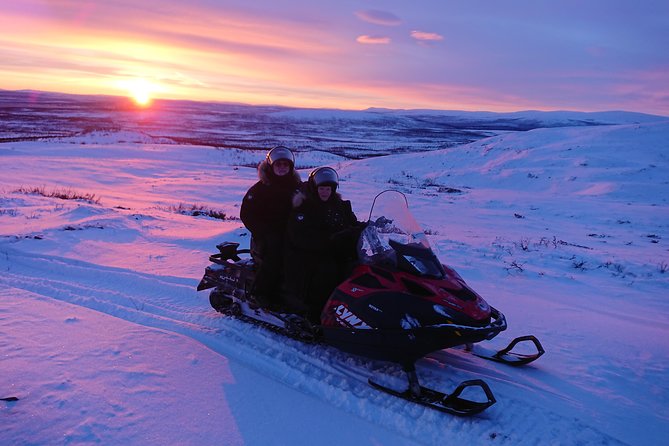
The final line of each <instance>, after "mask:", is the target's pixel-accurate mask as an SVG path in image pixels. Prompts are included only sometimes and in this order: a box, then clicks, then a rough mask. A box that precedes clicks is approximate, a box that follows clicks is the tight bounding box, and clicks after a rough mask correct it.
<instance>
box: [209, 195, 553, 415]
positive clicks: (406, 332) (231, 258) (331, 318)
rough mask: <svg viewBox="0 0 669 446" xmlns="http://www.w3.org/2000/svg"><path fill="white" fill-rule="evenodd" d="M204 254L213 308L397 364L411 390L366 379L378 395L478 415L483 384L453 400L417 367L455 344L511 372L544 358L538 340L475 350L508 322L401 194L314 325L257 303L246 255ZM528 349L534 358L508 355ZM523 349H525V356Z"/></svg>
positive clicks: (375, 213)
mask: <svg viewBox="0 0 669 446" xmlns="http://www.w3.org/2000/svg"><path fill="white" fill-rule="evenodd" d="M217 248H218V250H219V252H218V253H217V254H214V255H212V256H210V260H211V262H212V265H210V266H208V267H207V268H206V270H205V274H204V277H203V278H202V281H201V282H200V284H199V285H198V288H197V289H198V291H199V290H205V289H209V288H213V289H212V291H211V292H210V295H209V300H210V303H211V305H212V307H213V308H214V309H216V310H217V311H219V312H221V313H224V314H228V315H232V316H234V317H237V318H239V319H242V320H245V321H248V322H251V323H254V324H258V325H261V326H264V327H266V328H268V329H270V330H273V331H276V332H279V333H282V334H285V335H288V336H291V337H293V338H296V339H299V340H301V341H304V342H320V343H324V344H327V345H331V346H334V347H336V348H338V349H339V350H342V351H344V352H347V353H351V354H354V355H359V356H363V357H367V358H370V359H375V360H381V361H388V362H393V363H397V364H399V365H401V366H402V368H403V370H404V372H405V373H406V376H407V381H408V387H407V388H406V389H399V390H398V389H395V388H393V387H392V386H387V385H384V384H381V383H379V382H377V381H375V380H373V379H371V378H370V379H369V380H368V382H369V384H370V385H371V386H372V387H374V388H376V389H379V390H381V391H384V392H386V393H389V394H391V395H394V396H397V397H400V398H404V399H406V400H409V401H412V402H415V403H418V404H422V405H425V406H428V407H431V408H433V409H437V410H440V411H442V412H447V413H451V414H455V415H461V416H467V415H473V414H476V413H480V412H482V411H483V410H485V409H487V408H488V407H490V406H492V405H493V404H494V403H495V402H496V401H495V397H494V395H493V393H492V391H491V389H490V387H489V386H488V385H487V383H485V381H483V380H480V379H474V380H469V381H464V382H462V383H461V384H460V385H459V386H457V388H456V389H455V390H454V391H453V392H452V393H451V394H444V393H441V392H439V391H436V390H433V389H429V388H426V387H424V386H422V385H421V384H420V383H419V381H418V376H417V374H416V368H415V363H416V361H418V360H419V359H421V358H423V357H425V356H427V355H429V354H430V353H433V352H436V351H440V350H443V349H447V348H452V347H461V346H462V347H464V349H465V351H468V352H471V353H473V354H474V355H477V356H480V357H482V358H485V359H491V360H494V361H498V362H502V363H505V364H509V365H516V366H518V365H525V364H528V363H530V362H532V361H534V360H536V359H537V358H539V357H540V356H541V355H542V354H543V353H544V349H543V347H542V345H541V343H540V342H539V340H538V339H537V338H536V337H534V336H531V335H530V336H522V337H519V338H516V339H514V340H512V341H511V342H510V343H509V345H508V347H506V348H504V349H502V350H500V351H496V352H495V351H491V350H489V349H487V348H485V347H483V346H481V345H479V344H478V343H480V342H482V341H486V340H490V339H492V338H494V337H495V336H497V335H498V334H499V333H500V332H502V331H504V330H506V328H507V325H506V319H505V317H504V315H503V314H502V313H501V312H500V311H499V310H497V309H495V308H493V307H492V306H490V305H489V304H488V303H487V302H486V301H485V300H484V299H483V298H482V297H481V296H479V295H478V294H477V293H476V292H475V291H473V290H472V289H471V288H470V287H469V286H468V285H467V284H466V283H465V281H464V280H463V279H462V277H460V275H459V274H458V273H457V272H456V271H455V270H453V269H452V268H450V267H449V266H447V265H444V264H442V263H441V262H440V261H439V259H438V258H437V256H436V255H435V254H434V252H433V251H432V249H431V247H430V245H429V243H428V240H427V238H426V236H425V233H424V232H423V231H422V229H421V228H420V226H419V225H418V223H416V221H415V219H414V218H413V216H412V215H411V213H410V212H409V208H408V203H407V199H406V196H405V195H404V194H402V193H401V192H398V191H394V190H387V191H383V192H381V193H380V194H379V195H377V196H376V197H375V199H374V202H373V204H372V209H371V211H370V214H369V219H368V221H367V224H366V225H365V226H364V229H362V230H361V231H360V236H359V239H358V245H357V249H358V262H357V264H356V266H355V267H354V268H353V270H352V273H351V274H350V276H349V277H348V278H346V280H344V281H343V282H342V283H340V284H339V286H337V288H336V289H335V290H334V291H333V293H332V294H331V295H330V298H329V299H328V301H327V303H326V304H325V306H324V308H323V310H322V312H321V317H320V324H313V323H311V322H310V321H309V320H307V319H306V318H304V317H302V316H301V315H299V314H295V313H291V312H289V311H280V310H276V309H271V310H270V309H265V308H262V307H261V306H259V305H258V304H257V303H256V302H255V301H254V298H253V294H252V290H253V278H254V265H255V263H254V262H255V261H254V259H253V257H246V258H242V257H241V256H242V255H250V250H249V249H239V244H238V243H232V242H224V243H221V244H219V245H218V246H217ZM519 343H529V345H530V347H531V349H532V350H531V353H518V352H514V348H515V347H516V345H517V344H519ZM525 351H527V349H525ZM467 388H480V389H481V390H482V392H483V394H484V395H485V400H484V401H475V400H470V399H466V398H464V397H463V396H462V393H463V391H464V390H465V389H467Z"/></svg>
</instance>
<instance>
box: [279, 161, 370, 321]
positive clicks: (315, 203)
mask: <svg viewBox="0 0 669 446" xmlns="http://www.w3.org/2000/svg"><path fill="white" fill-rule="evenodd" d="M338 185H339V178H338V175H337V172H336V171H335V170H334V169H332V168H330V167H319V168H318V169H315V170H314V171H313V172H311V174H310V175H309V180H308V181H307V182H306V184H305V185H304V187H303V190H302V192H301V193H300V194H297V195H296V196H295V197H294V199H293V211H292V212H291V214H290V218H289V219H288V224H287V227H286V260H285V262H284V264H285V281H286V282H285V283H286V291H287V296H288V298H289V299H291V301H290V302H289V303H291V304H292V305H293V308H297V309H300V310H301V312H303V313H305V314H306V316H307V318H308V319H309V320H311V321H312V322H315V323H319V322H320V312H321V310H322V308H323V306H324V305H325V302H326V301H327V299H328V298H329V296H330V294H331V293H332V291H333V290H334V289H335V288H336V286H337V285H338V284H339V283H340V282H341V281H342V280H343V279H344V278H345V275H346V274H347V270H348V268H349V267H350V266H351V263H352V261H354V260H355V258H356V254H357V253H356V244H357V239H358V236H359V235H360V230H361V229H362V227H363V226H364V225H363V224H361V223H360V222H358V219H357V218H356V216H355V214H354V213H353V210H352V208H351V202H350V201H348V200H342V198H341V196H340V195H339V193H337V187H338Z"/></svg>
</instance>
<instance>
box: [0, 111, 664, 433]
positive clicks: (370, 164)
mask: <svg viewBox="0 0 669 446" xmlns="http://www.w3.org/2000/svg"><path fill="white" fill-rule="evenodd" d="M129 141H132V142H129ZM143 141H144V140H143V139H141V138H135V137H133V136H132V135H128V134H127V133H120V134H119V135H117V136H116V138H114V137H113V135H111V136H110V135H109V134H106V135H96V134H90V135H88V136H85V135H84V136H82V137H81V138H79V139H77V140H76V141H74V140H62V141H58V140H50V141H48V142H43V141H33V142H8V143H4V144H0V166H2V167H1V168H0V172H1V175H0V271H1V273H0V398H8V397H15V398H18V400H15V401H0V444H3V445H4V444H13V445H46V444H68V445H70V444H93V443H100V444H123V445H165V444H180V445H185V444H193V445H195V444H197V445H202V444H207V445H209V444H211V445H213V444H226V445H228V444H231V445H234V444H247V445H287V444H290V445H300V444H304V445H312V444H322V445H341V444H359V445H412V444H428V445H432V444H434V445H437V444H467V445H480V444H486V445H488V444H490V445H579V444H580V445H590V444H595V445H597V444H599V445H616V444H629V445H659V444H663V443H664V442H666V438H669V301H668V300H667V297H668V296H669V247H668V246H667V242H668V241H669V203H668V202H667V200H668V199H669V121H667V122H655V123H641V124H633V125H615V126H597V127H573V128H554V129H536V130H532V131H529V132H523V133H506V134H503V135H498V136H495V137H492V138H488V139H483V140H480V141H477V142H475V143H472V144H469V145H465V146H459V147H455V148H451V149H447V150H443V151H434V152H429V153H425V152H424V153H420V154H405V155H396V156H386V157H381V158H374V159H367V160H360V161H345V160H343V159H338V158H337V157H336V156H333V155H330V154H327V153H322V152H305V153H301V154H300V159H299V165H300V166H315V165H319V164H323V163H329V164H330V165H332V166H334V167H336V168H337V169H338V170H339V172H340V175H341V177H342V184H341V189H340V190H341V192H342V194H343V195H344V196H345V197H346V198H349V199H351V200H352V201H353V205H354V209H355V211H356V213H357V214H358V217H359V218H360V219H365V218H366V215H367V213H368V211H369V207H370V205H371V200H372V198H373V196H374V195H375V194H376V193H378V192H380V191H381V190H383V189H386V188H395V189H398V190H401V191H403V192H405V193H406V194H407V196H408V199H409V204H410V207H411V208H412V211H413V213H414V215H415V216H416V218H417V219H418V220H419V221H420V222H422V223H423V224H424V226H425V228H426V232H427V234H428V238H429V240H430V242H431V243H432V245H433V247H434V248H435V249H436V251H437V252H438V254H439V256H440V257H441V259H442V261H444V263H447V264H450V265H451V266H453V267H454V268H455V269H456V270H457V271H458V272H459V273H460V274H461V275H462V276H463V277H464V278H465V280H467V282H468V283H469V284H470V285H471V286H472V287H473V288H474V289H475V290H477V291H478V292H479V294H481V295H482V296H484V297H485V298H486V299H487V300H488V302H489V303H490V304H492V305H493V306H495V307H497V308H499V309H500V310H501V311H502V312H504V314H505V315H506V317H507V321H508V323H509V329H508V330H507V332H504V333H502V334H501V335H500V336H499V339H494V340H493V341H491V343H492V344H493V345H495V346H501V344H504V343H505V342H504V341H505V340H508V339H510V338H512V337H515V336H519V335H522V334H529V333H532V334H535V335H536V336H537V337H538V338H539V339H541V341H542V343H543V345H544V347H545V348H546V350H547V353H546V354H545V355H544V356H543V357H542V358H541V359H540V360H539V361H537V362H536V363H534V364H532V365H530V366H527V367H525V368H511V367H508V366H505V365H503V364H498V363H492V362H486V361H484V360H482V359H480V358H475V357H471V356H468V355H467V354H466V353H464V352H462V351H443V352H437V353H434V354H432V355H430V356H429V357H428V358H426V359H424V360H422V361H420V362H419V363H418V374H419V376H420V378H421V380H422V381H424V383H425V384H428V385H429V386H430V387H433V388H438V389H440V390H443V391H450V390H452V389H453V388H454V386H455V385H457V383H459V382H461V381H463V380H466V379H472V378H483V379H485V380H486V381H487V382H488V384H489V385H490V386H491V388H492V390H493V392H494V393H495V396H496V398H497V401H498V402H497V404H495V405H494V406H492V407H491V408H490V409H488V410H487V411H486V412H484V413H483V414H481V415H479V416H476V417H472V418H467V419H462V418H457V417H453V416H449V415H445V414H442V413H438V412H435V411H433V410H430V409H427V408H424V407H421V406H417V405H414V404H412V403H408V402H405V401H402V400H397V399H394V398H393V397H391V396H388V395H385V394H381V393H379V392H378V391H375V390H373V389H372V388H371V387H369V386H368V385H367V384H366V379H367V377H368V376H369V375H372V374H377V373H382V372H385V373H388V374H390V375H393V376H401V371H399V370H398V368H397V367H394V366H390V365H387V364H383V363H378V362H374V361H369V360H365V359H362V358H356V357H352V356H349V355H346V354H344V353H341V352H339V351H336V350H334V349H333V348H328V347H318V346H313V345H304V344H300V343H299V342H297V341H293V340H290V339H286V338H283V337H281V336H278V335H276V334H272V333H269V332H267V331H265V330H263V329H261V328H257V327H253V326H249V325H246V324H244V323H242V322H240V321H237V320H234V319H231V318H228V317H224V316H221V315H220V314H218V313H216V312H215V311H214V310H213V309H211V308H210V306H209V303H208V296H207V294H206V293H205V292H203V293H198V292H196V291H195V287H196V285H197V283H198V281H199V279H200V277H201V275H202V273H203V271H204V268H205V266H207V264H208V260H207V259H208V255H209V254H210V253H211V252H212V251H213V249H214V246H215V245H216V244H217V243H219V242H221V241H224V240H236V241H240V242H241V243H242V244H243V245H244V244H247V243H248V239H249V235H248V233H247V231H246V230H245V229H244V228H243V226H242V225H241V223H240V221H239V220H238V218H237V217H238V215H239V214H238V210H239V208H238V204H239V203H240V201H241V198H242V196H243V194H244V192H245V191H246V189H247V188H248V187H249V186H250V185H251V184H252V183H253V182H254V181H255V179H256V173H255V170H254V169H253V168H249V167H244V166H248V164H249V163H250V162H255V161H257V160H258V159H259V158H260V156H261V153H259V152H256V153H254V152H248V151H245V152H242V151H236V150H221V149H215V148H212V147H202V146H191V145H189V146H180V145H175V144H173V143H172V144H159V143H156V142H149V143H145V142H143ZM251 155H253V156H255V159H251V158H253V156H251ZM307 173H308V171H307V170H305V171H303V176H304V177H306V174H307ZM52 195H61V196H64V197H65V198H70V199H63V198H58V197H55V196H52ZM76 197H83V198H88V200H85V199H83V198H82V199H71V198H76ZM193 208H195V209H199V210H201V211H215V212H216V213H225V214H226V215H227V218H226V219H225V220H221V219H217V218H212V217H208V216H206V215H199V216H193V215H189V214H190V213H189V212H188V210H190V209H193ZM182 211H183V212H182ZM205 213H206V212H205ZM210 213H213V212H210ZM663 439H664V440H663Z"/></svg>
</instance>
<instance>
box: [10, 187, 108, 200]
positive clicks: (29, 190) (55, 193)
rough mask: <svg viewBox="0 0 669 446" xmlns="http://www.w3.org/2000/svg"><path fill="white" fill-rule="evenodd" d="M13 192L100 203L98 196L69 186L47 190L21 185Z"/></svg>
mask: <svg viewBox="0 0 669 446" xmlns="http://www.w3.org/2000/svg"><path fill="white" fill-rule="evenodd" d="M14 192H16V193H19V194H27V195H41V196H43V197H49V198H58V199H60V200H83V201H86V202H88V203H91V204H100V198H99V197H96V196H95V194H82V193H79V192H76V191H73V190H72V189H69V188H54V189H53V190H51V191H47V190H46V188H45V187H44V186H36V187H23V186H21V187H19V188H18V189H16V190H14Z"/></svg>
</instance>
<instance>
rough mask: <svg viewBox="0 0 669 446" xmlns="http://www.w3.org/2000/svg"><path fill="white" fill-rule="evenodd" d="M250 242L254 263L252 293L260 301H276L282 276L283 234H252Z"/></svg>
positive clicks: (277, 300) (278, 299)
mask: <svg viewBox="0 0 669 446" xmlns="http://www.w3.org/2000/svg"><path fill="white" fill-rule="evenodd" d="M252 244H253V247H252V251H254V254H255V255H254V260H255V263H256V278H255V283H254V287H253V294H254V295H255V296H256V298H257V299H258V300H259V301H260V303H278V302H279V301H280V298H279V296H280V294H281V287H282V276H283V236H279V235H278V234H268V235H265V236H263V237H255V236H254V237H253V242H252ZM263 300H264V302H263Z"/></svg>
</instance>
